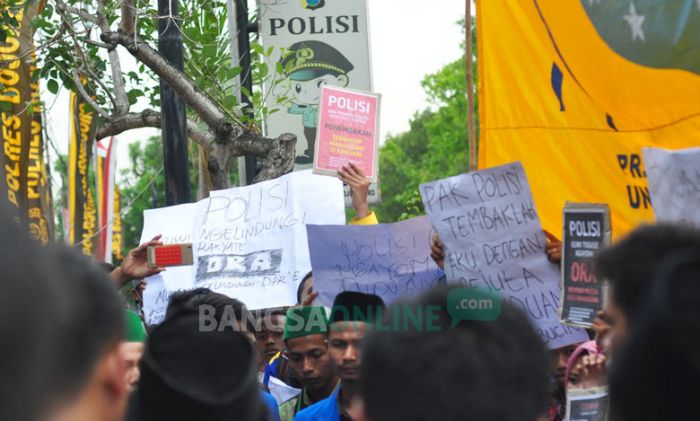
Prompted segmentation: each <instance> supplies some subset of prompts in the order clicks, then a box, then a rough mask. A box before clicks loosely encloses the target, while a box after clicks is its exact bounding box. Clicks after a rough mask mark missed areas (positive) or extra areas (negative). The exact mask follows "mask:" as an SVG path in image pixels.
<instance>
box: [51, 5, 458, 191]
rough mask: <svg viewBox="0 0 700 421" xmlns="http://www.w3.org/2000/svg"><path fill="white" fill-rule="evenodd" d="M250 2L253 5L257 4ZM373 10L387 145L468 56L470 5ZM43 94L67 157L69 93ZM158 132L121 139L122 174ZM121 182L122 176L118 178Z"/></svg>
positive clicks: (125, 56) (119, 159)
mask: <svg viewBox="0 0 700 421" xmlns="http://www.w3.org/2000/svg"><path fill="white" fill-rule="evenodd" d="M249 2H250V4H251V5H252V4H253V0H249ZM436 4H437V5H439V7H437V6H436ZM368 6H369V22H370V48H371V55H372V58H371V59H372V70H373V86H374V91H375V92H377V93H380V94H381V95H382V109H381V120H380V131H381V135H382V142H383V141H384V140H385V139H386V136H387V134H389V133H391V134H398V133H401V132H404V131H407V130H408V129H409V121H410V119H411V117H412V116H413V114H414V113H415V112H416V111H419V110H423V109H425V108H426V107H428V106H429V102H428V100H427V98H426V96H425V94H424V92H423V90H422V88H421V86H420V81H421V80H422V79H423V78H424V77H425V76H426V75H427V74H430V73H434V72H436V71H438V70H440V69H441V68H442V67H444V66H445V65H446V64H448V63H451V62H452V61H454V60H457V59H459V58H460V57H461V56H462V52H461V50H460V43H461V41H462V38H463V34H462V32H461V29H460V27H459V26H458V25H457V21H458V20H460V19H462V18H463V17H464V12H465V2H464V0H440V1H439V2H434V3H430V5H428V3H427V2H425V1H424V0H368ZM122 53H123V54H120V56H121V57H122V58H123V60H122V61H124V62H125V63H123V65H124V67H125V68H128V67H129V66H133V64H129V63H128V61H129V57H128V53H126V52H124V51H122ZM42 96H43V99H44V101H45V103H46V109H47V131H48V135H49V136H50V137H51V138H52V139H53V141H54V142H53V143H54V145H55V146H56V148H57V149H58V150H59V151H60V152H61V153H67V150H68V137H69V131H68V124H67V122H68V121H69V120H68V119H69V107H68V94H67V92H66V91H65V90H62V91H61V92H60V93H59V95H58V96H57V97H55V96H53V95H51V94H49V93H48V91H47V90H46V89H43V90H42ZM137 105H139V104H137ZM132 111H138V109H132ZM158 133H159V130H156V129H140V130H132V131H129V132H125V133H123V134H121V135H119V136H118V145H119V146H118V148H117V167H118V168H119V169H120V171H119V172H121V170H123V169H126V168H128V167H129V162H128V144H129V143H131V142H133V141H140V140H145V139H146V138H148V137H149V136H153V135H157V134H158ZM120 178H121V177H120V174H118V175H117V180H118V181H119V179H120ZM56 187H58V186H56Z"/></svg>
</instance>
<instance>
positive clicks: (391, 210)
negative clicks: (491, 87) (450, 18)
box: [377, 21, 478, 222]
mask: <svg viewBox="0 0 700 421" xmlns="http://www.w3.org/2000/svg"><path fill="white" fill-rule="evenodd" d="M461 24H462V26H463V25H464V21H462V22H461ZM472 26H473V22H472ZM472 34H473V35H472V54H473V56H475V55H476V37H475V35H474V34H475V31H472ZM462 46H463V45H462ZM473 58H474V57H473ZM474 75H475V76H476V60H474ZM475 79H476V78H475ZM474 85H475V86H476V80H475V81H474ZM421 86H422V87H423V89H424V90H425V93H426V95H427V97H428V98H429V101H430V103H431V105H432V106H433V108H432V109H431V108H428V109H425V110H423V111H421V112H418V113H416V114H414V116H413V118H412V119H411V121H410V123H409V124H410V129H409V130H408V131H407V132H404V133H401V134H398V135H395V136H391V137H390V138H389V139H387V141H386V142H385V143H384V145H383V146H382V148H381V151H380V155H379V167H380V169H379V173H380V174H381V189H382V203H381V204H380V206H379V207H378V208H377V211H378V212H379V216H380V218H381V220H382V222H393V221H397V220H403V219H408V218H411V217H414V216H418V215H421V214H423V213H424V210H423V203H422V202H421V200H420V194H419V193H418V186H419V185H420V184H421V183H425V182H428V181H432V180H436V179H440V178H445V177H449V176H453V175H457V174H460V173H464V172H467V171H468V169H469V151H468V144H467V103H466V95H465V92H466V63H465V59H464V56H463V57H461V58H460V59H459V60H456V61H454V62H452V63H450V64H448V65H446V66H445V67H444V68H442V69H441V70H439V71H438V72H436V73H434V74H430V75H427V76H426V77H425V78H424V79H423V81H422V83H421ZM475 108H476V107H475ZM475 112H477V111H475ZM477 115H478V114H477ZM477 129H478V121H477Z"/></svg>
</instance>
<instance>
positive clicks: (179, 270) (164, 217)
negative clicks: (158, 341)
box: [141, 203, 196, 325]
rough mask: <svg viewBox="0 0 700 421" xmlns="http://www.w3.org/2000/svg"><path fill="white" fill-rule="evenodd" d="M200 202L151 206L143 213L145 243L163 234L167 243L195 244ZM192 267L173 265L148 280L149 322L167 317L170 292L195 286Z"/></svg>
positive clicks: (145, 304)
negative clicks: (193, 234) (197, 208)
mask: <svg viewBox="0 0 700 421" xmlns="http://www.w3.org/2000/svg"><path fill="white" fill-rule="evenodd" d="M195 209H196V204H194V203H187V204H184V205H177V206H169V207H166V208H158V209H147V210H145V211H144V212H143V231H142V232H141V243H145V242H147V241H150V240H151V239H152V238H153V237H155V236H156V235H158V234H161V235H162V237H161V239H160V240H161V241H162V242H163V243H164V244H174V243H191V242H192V228H193V226H194V212H195ZM192 273H193V272H192V266H173V267H169V268H167V269H166V270H165V271H164V272H161V273H159V274H157V275H153V276H150V277H148V278H147V279H146V281H147V286H146V289H145V291H144V293H143V309H144V315H145V318H146V323H147V324H149V325H151V324H157V323H160V322H161V320H163V316H165V309H166V307H167V306H168V299H169V296H170V292H172V291H177V290H184V289H191V288H192V283H193V282H192V281H193V277H192Z"/></svg>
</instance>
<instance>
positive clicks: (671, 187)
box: [642, 148, 700, 227]
mask: <svg viewBox="0 0 700 421" xmlns="http://www.w3.org/2000/svg"><path fill="white" fill-rule="evenodd" d="M642 154H643V156H644V167H645V169H646V173H647V183H648V184H649V194H650V196H651V203H652V206H653V208H654V214H655V215H656V219H657V220H659V221H665V222H683V223H687V224H692V225H695V226H696V227H700V148H689V149H683V150H678V151H669V150H665V149H659V148H642Z"/></svg>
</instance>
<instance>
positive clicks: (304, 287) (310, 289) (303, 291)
mask: <svg viewBox="0 0 700 421" xmlns="http://www.w3.org/2000/svg"><path fill="white" fill-rule="evenodd" d="M316 297H318V292H317V291H314V278H313V273H312V272H309V273H307V274H306V275H304V277H303V278H302V280H301V282H300V283H299V286H298V287H297V304H298V305H302V306H310V305H311V303H313V301H314V300H315V299H316Z"/></svg>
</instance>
